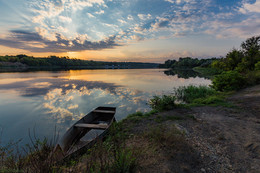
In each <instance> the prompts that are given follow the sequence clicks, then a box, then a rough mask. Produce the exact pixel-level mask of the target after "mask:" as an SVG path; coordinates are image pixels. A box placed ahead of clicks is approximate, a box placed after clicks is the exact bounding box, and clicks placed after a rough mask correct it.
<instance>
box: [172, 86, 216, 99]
mask: <svg viewBox="0 0 260 173" xmlns="http://www.w3.org/2000/svg"><path fill="white" fill-rule="evenodd" d="M174 93H175V96H176V97H177V99H178V100H180V101H183V102H185V103H192V102H193V100H195V99H198V98H206V97H207V96H210V95H214V94H216V93H217V92H216V91H215V90H214V89H212V88H209V87H207V86H194V85H189V86H182V87H179V88H175V90H174Z"/></svg>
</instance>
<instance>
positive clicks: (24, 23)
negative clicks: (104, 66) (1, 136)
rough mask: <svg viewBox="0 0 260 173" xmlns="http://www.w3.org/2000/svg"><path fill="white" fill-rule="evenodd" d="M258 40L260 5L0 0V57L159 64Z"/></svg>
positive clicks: (216, 0) (214, 0)
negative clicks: (69, 58)
mask: <svg viewBox="0 0 260 173" xmlns="http://www.w3.org/2000/svg"><path fill="white" fill-rule="evenodd" d="M259 34H260V0H41V1H39V0H0V55H17V54H26V55H31V56H36V57H46V56H49V55H56V56H69V57H71V58H80V59H86V60H98V61H100V60H101V61H138V62H164V61H165V60H167V59H177V58H179V57H186V56H191V57H194V58H209V57H220V56H225V55H226V54H227V52H228V51H230V50H232V49H233V48H239V47H240V44H241V42H242V41H244V40H245V39H247V38H250V37H252V36H256V35H259Z"/></svg>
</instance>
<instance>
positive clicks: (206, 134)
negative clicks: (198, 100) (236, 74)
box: [66, 85, 260, 172]
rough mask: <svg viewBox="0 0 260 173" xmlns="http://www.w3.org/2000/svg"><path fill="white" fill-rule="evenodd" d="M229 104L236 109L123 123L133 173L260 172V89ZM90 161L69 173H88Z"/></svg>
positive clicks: (188, 111) (203, 109) (192, 110)
mask: <svg viewBox="0 0 260 173" xmlns="http://www.w3.org/2000/svg"><path fill="white" fill-rule="evenodd" d="M226 100H227V102H228V103H229V104H230V105H233V106H228V107H226V106H199V107H198V106H197V107H189V108H180V107H179V108H175V109H173V110H170V111H164V112H160V113H154V114H153V113H151V114H142V113H137V114H134V115H130V116H129V117H128V118H126V119H125V120H123V121H122V122H120V131H121V132H124V135H125V139H124V142H123V143H124V144H125V148H127V149H129V151H131V152H130V155H129V157H130V156H131V158H133V159H134V160H135V162H134V163H132V164H133V165H132V166H133V167H134V168H132V169H131V171H133V172H257V171H258V170H260V166H259V164H258V163H259V162H260V157H259V156H260V128H259V127H260V126H259V124H260V116H259V115H260V85H257V86H254V87H250V88H247V89H244V90H241V91H239V92H236V93H234V94H231V95H230V96H229V97H228V98H227V99H226ZM84 158H85V159H84ZM86 161H87V159H86V156H85V157H83V159H82V160H81V161H80V162H79V164H74V165H73V169H72V167H70V168H67V169H66V170H69V171H70V172H80V171H83V170H86V169H87V168H86V164H85V163H86ZM82 165H85V167H84V166H82ZM129 168H130V167H129Z"/></svg>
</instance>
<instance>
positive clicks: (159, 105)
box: [148, 95, 176, 111]
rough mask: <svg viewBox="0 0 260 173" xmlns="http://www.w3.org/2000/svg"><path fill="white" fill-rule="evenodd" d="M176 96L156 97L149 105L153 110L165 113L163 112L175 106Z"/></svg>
mask: <svg viewBox="0 0 260 173" xmlns="http://www.w3.org/2000/svg"><path fill="white" fill-rule="evenodd" d="M175 100H176V99H175V96H172V95H163V96H162V97H159V96H154V97H153V98H152V99H151V100H150V101H149V102H148V104H149V105H150V107H151V108H152V109H155V110H158V111H163V110H171V109H173V108H174V107H175V106H176V105H175Z"/></svg>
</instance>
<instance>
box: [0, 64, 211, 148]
mask: <svg viewBox="0 0 260 173" xmlns="http://www.w3.org/2000/svg"><path fill="white" fill-rule="evenodd" d="M189 84H195V85H208V84H210V81H209V80H206V79H204V78H199V77H195V78H194V77H192V78H188V79H184V78H178V77H177V75H173V76H170V75H169V76H167V75H165V74H164V72H163V70H159V69H125V70H123V69H122V70H78V71H62V72H27V73H1V74H0V127H1V128H2V129H3V134H2V141H3V142H4V143H5V142H7V141H9V140H10V139H14V140H17V139H20V138H23V139H24V140H23V142H24V143H28V129H29V128H30V129H33V128H35V129H36V134H37V136H40V137H43V136H46V137H51V136H52V135H53V134H54V127H55V126H56V127H57V129H58V131H59V133H60V134H61V135H62V134H63V133H64V132H65V131H66V129H67V128H69V127H70V126H71V125H72V124H73V123H74V122H75V121H77V120H78V119H80V118H81V117H82V116H84V115H85V114H86V113H88V112H90V111H91V110H93V109H94V108H96V107H98V106H115V107H117V113H116V119H117V120H120V119H122V118H124V117H126V116H127V115H128V114H130V113H134V112H136V111H148V110H149V107H148V105H147V101H148V100H149V99H150V98H151V97H152V96H154V95H158V94H163V93H164V94H165V93H171V92H172V90H173V88H174V87H178V86H183V85H189Z"/></svg>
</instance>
